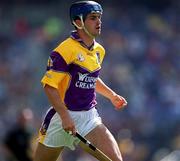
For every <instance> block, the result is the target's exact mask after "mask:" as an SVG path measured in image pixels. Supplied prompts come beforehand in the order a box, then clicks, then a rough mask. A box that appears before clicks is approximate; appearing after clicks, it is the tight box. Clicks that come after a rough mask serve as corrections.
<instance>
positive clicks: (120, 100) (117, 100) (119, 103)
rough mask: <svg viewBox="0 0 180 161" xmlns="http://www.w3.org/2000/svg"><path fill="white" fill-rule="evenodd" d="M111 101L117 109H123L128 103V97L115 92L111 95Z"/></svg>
mask: <svg viewBox="0 0 180 161" xmlns="http://www.w3.org/2000/svg"><path fill="white" fill-rule="evenodd" d="M111 102H112V104H113V105H114V106H115V108H116V109H121V108H123V107H124V106H126V105H127V101H126V99H125V98H124V97H122V96H120V95H118V94H115V95H113V96H112V97H111Z"/></svg>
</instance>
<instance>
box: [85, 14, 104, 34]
mask: <svg viewBox="0 0 180 161" xmlns="http://www.w3.org/2000/svg"><path fill="white" fill-rule="evenodd" d="M101 24H102V22H101V14H100V13H90V14H88V15H87V16H86V19H85V21H84V25H85V28H86V29H87V30H88V32H89V33H90V34H91V35H93V36H94V37H96V36H99V35H100V33H101Z"/></svg>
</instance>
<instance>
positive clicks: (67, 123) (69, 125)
mask: <svg viewBox="0 0 180 161" xmlns="http://www.w3.org/2000/svg"><path fill="white" fill-rule="evenodd" d="M61 119H62V127H63V129H64V130H65V131H66V132H67V133H69V134H72V135H74V136H75V135H76V128H75V124H74V121H73V120H72V118H71V117H70V116H69V115H67V116H66V117H64V118H61Z"/></svg>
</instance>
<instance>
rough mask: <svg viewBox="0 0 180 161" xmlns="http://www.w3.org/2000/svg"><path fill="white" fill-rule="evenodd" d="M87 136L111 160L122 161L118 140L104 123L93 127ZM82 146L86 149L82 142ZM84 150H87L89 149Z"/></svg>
mask: <svg viewBox="0 0 180 161" xmlns="http://www.w3.org/2000/svg"><path fill="white" fill-rule="evenodd" d="M86 138H87V139H88V140H89V141H90V142H91V143H92V144H94V145H95V146H96V147H97V148H98V149H100V150H101V151H102V152H104V153H105V154H106V155H107V156H108V157H109V158H110V159H111V160H113V161H122V156H121V152H120V150H119V147H118V144H117V142H116V140H115V139H114V137H113V135H112V134H111V133H110V131H109V130H108V129H107V128H106V127H105V126H104V125H103V124H101V125H98V126H97V127H96V128H95V129H93V130H92V131H91V132H90V133H89V134H87V136H86ZM80 146H81V147H82V148H83V149H84V147H83V146H82V144H80ZM84 150H86V151H87V149H84ZM90 154H91V155H94V156H95V157H96V155H95V154H93V153H91V152H90ZM96 158H97V157H96Z"/></svg>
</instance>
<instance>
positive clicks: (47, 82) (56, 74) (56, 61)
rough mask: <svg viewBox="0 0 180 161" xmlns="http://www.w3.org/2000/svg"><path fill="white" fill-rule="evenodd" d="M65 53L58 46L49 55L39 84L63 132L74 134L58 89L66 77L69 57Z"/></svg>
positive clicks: (72, 124) (73, 127)
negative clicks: (59, 121) (54, 111)
mask: <svg viewBox="0 0 180 161" xmlns="http://www.w3.org/2000/svg"><path fill="white" fill-rule="evenodd" d="M66 51H67V50H63V47H62V46H59V48H57V49H55V51H54V52H52V53H51V55H50V57H49V60H48V65H47V71H46V73H45V75H44V77H43V78H42V80H41V82H42V84H43V87H44V90H45V93H46V95H47V97H48V100H49V102H50V103H51V104H52V106H53V108H54V109H55V110H56V112H57V113H58V114H59V116H60V118H61V120H62V127H63V128H64V130H65V131H72V133H73V134H75V125H74V122H73V121H72V119H71V117H70V115H69V113H68V110H67V107H66V106H65V104H64V102H63V100H62V97H61V95H60V93H63V91H60V90H62V89H60V88H59V86H60V84H61V82H62V80H63V79H64V78H65V77H66V76H67V73H68V64H69V63H70V61H71V59H70V58H71V55H68V54H67V52H66ZM69 53H70V52H69Z"/></svg>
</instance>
